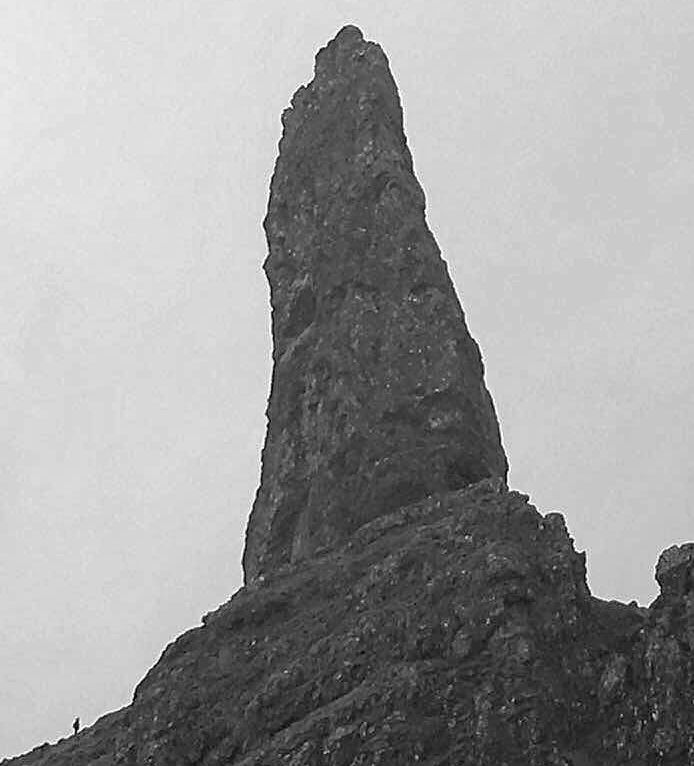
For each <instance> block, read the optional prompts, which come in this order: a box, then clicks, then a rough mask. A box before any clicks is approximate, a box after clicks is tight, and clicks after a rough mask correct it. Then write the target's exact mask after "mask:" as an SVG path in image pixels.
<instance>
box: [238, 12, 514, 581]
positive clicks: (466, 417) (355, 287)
mask: <svg viewBox="0 0 694 766" xmlns="http://www.w3.org/2000/svg"><path fill="white" fill-rule="evenodd" d="M282 122H283V125H284V132H283V136H282V139H281V141H280V146H279V157H278V159H277V163H276V166H275V172H274V175H273V177H272V183H271V190H270V201H269V207H268V213H267V217H266V219H265V222H264V227H265V231H266V235H267V241H268V247H269V254H268V257H267V260H266V261H265V265H264V268H265V272H266V274H267V277H268V281H269V283H270V292H271V303H272V336H273V360H274V369H273V374H272V388H271V392H270V400H269V404H268V410H267V417H268V428H267V436H266V441H265V447H264V449H263V462H262V475H261V482H260V487H259V489H258V492H257V495H256V499H255V503H254V505H253V510H252V513H251V517H250V520H249V524H248V529H247V534H246V548H245V551H244V557H243V565H244V571H245V577H246V581H247V582H250V581H253V580H254V579H255V578H256V577H257V576H258V575H260V574H261V573H262V574H265V575H268V574H270V573H271V572H272V571H273V570H275V569H276V568H277V567H279V566H281V565H282V564H284V563H287V562H290V561H293V560H297V559H299V558H303V557H306V556H309V555H311V553H312V552H313V551H315V550H316V548H318V547H322V546H331V545H334V544H337V543H339V542H340V541H342V540H343V539H344V538H345V537H347V536H348V535H349V534H350V532H352V531H353V530H354V529H356V528H357V527H358V526H360V525H361V524H362V523H364V522H365V521H368V520H369V519H371V518H374V517H376V516H379V515H381V514H385V513H388V512H389V511H392V510H394V509H396V508H398V507H399V506H402V505H404V504H407V503H411V502H413V501H416V500H419V499H421V498H422V497H424V496H426V495H428V494H430V493H432V492H437V491H442V490H449V489H457V488H460V487H462V486H465V485H466V484H469V483H471V482H474V481H478V480H479V479H482V478H484V477H488V476H501V477H504V478H505V476H506V473H507V462H506V457H505V454H504V451H503V448H502V446H501V440H500V436H499V428H498V423H497V419H496V415H495V412H494V406H493V404H492V400H491V397H490V396H489V393H488V391H487V389H486V387H485V385H484V380H483V366H482V361H481V357H480V352H479V349H478V347H477V344H476V343H475V341H474V340H473V339H472V338H471V337H470V334H469V333H468V330H467V327H466V325H465V318H464V315H463V311H462V309H461V307H460V304H459V302H458V299H457V297H456V295H455V291H454V289H453V285H452V283H451V280H450V277H449V275H448V270H447V268H446V265H445V263H444V262H443V260H442V259H441V257H440V252H439V249H438V247H437V245H436V242H435V241H434V238H433V236H432V234H431V232H430V231H429V229H428V227H427V224H426V219H425V213H424V207H425V203H424V193H423V191H422V188H421V186H420V185H419V183H418V181H417V179H416V178H415V176H414V172H413V168H412V158H411V155H410V152H409V150H408V148H407V143H406V139H405V135H404V132H403V121H402V110H401V107H400V101H399V97H398V93H397V88H396V86H395V82H394V81H393V78H392V75H391V73H390V70H389V67H388V61H387V59H386V56H385V54H384V53H383V51H382V50H381V48H380V47H379V46H378V45H376V44H374V43H372V42H367V41H365V40H364V39H363V37H362V34H361V32H360V31H359V30H358V29H357V28H356V27H352V26H349V27H345V28H344V29H343V30H341V31H340V33H339V34H338V35H337V36H336V38H335V39H334V40H332V41H331V42H330V43H329V44H328V45H327V47H325V48H323V49H322V50H321V51H320V52H319V53H318V55H317V57H316V65H315V76H314V79H313V81H312V82H311V83H309V85H307V86H305V87H302V88H300V89H299V90H298V91H297V92H296V93H295V94H294V97H293V99H292V104H291V107H290V108H289V109H287V110H286V111H285V112H284V114H283V115H282Z"/></svg>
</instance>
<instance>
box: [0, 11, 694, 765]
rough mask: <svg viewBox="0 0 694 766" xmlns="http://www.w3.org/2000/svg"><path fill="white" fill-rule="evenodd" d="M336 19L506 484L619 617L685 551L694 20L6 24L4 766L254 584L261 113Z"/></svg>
mask: <svg viewBox="0 0 694 766" xmlns="http://www.w3.org/2000/svg"><path fill="white" fill-rule="evenodd" d="M374 6H375V8H374ZM348 22H352V23H356V24H358V25H359V26H360V27H361V28H362V30H363V32H364V34H365V36H366V37H367V38H368V39H372V40H376V41H378V42H380V43H381V44H382V45H383V47H384V49H385V51H386V53H387V55H388V57H389V59H390V61H391V66H392V69H393V73H394V76H395V79H396V81H397V83H398V85H399V88H400V93H401V97H402V100H403V106H404V110H405V124H406V130H407V134H408V139H409V143H410V147H411V150H412V153H413V156H414V161H415V167H416V171H417V174H418V177H419V180H420V181H421V183H422V185H423V186H424V188H425V190H426V192H427V200H428V220H429V224H430V226H431V228H432V230H433V232H434V234H435V236H436V238H437V240H438V243H439V245H440V246H441V249H442V251H443V255H444V257H445V258H446V260H447V261H448V263H449V266H450V268H451V272H452V275H453V278H454V280H455V283H456V286H457V289H458V291H459V295H460V297H461V300H462V303H463V306H464V308H465V310H466V313H467V318H468V323H469V326H470V329H471V331H472V333H473V334H474V336H475V337H476V339H477V340H478V342H479V343H480V346H481V348H482V352H483V355H484V358H485V364H486V368H487V383H488V386H489V388H490V390H491V392H492V395H493V396H494V399H495V403H496V407H497V412H498V414H499V418H500V420H501V426H502V432H503V437H504V443H505V446H506V450H507V453H508V456H509V461H510V464H511V473H510V483H511V484H512V486H513V487H515V488H518V489H521V490H523V491H526V492H528V493H529V494H530V495H531V497H532V498H533V501H534V502H535V503H536V504H537V506H538V508H539V509H540V510H541V511H543V512H548V511H553V510H559V511H561V512H563V513H564V514H565V516H566V519H567V522H568V524H569V528H570V529H571V531H572V534H573V535H574V536H575V539H576V544H577V547H578V548H579V549H586V550H587V553H588V567H589V577H590V585H591V588H592V589H593V592H594V593H595V594H596V595H598V596H601V597H604V598H620V599H623V600H627V601H628V600H630V599H632V598H636V599H637V600H639V601H640V602H641V603H647V602H648V601H650V600H651V599H652V598H653V597H654V596H655V595H656V587H655V583H654V581H653V567H654V565H655V562H656V559H657V556H658V554H659V552H660V551H661V549H663V548H664V547H666V546H668V545H670V544H672V543H676V542H683V541H685V540H688V539H689V540H691V539H694V525H693V524H692V511H691V509H690V507H689V505H688V504H689V497H688V496H687V495H686V494H685V493H686V489H687V479H688V476H689V472H690V461H691V454H692V452H693V451H694V439H693V438H692V435H691V429H690V425H691V423H692V417H693V415H694V394H693V393H692V386H691V383H692V379H693V378H694V370H693V362H692V351H691V350H692V347H693V346H694V337H693V336H694V329H693V327H694V322H693V321H692V320H693V318H694V317H693V316H692V313H693V312H692V298H691V293H692V285H693V283H694V259H693V258H692V245H691V243H692V241H693V236H692V235H693V234H694V232H693V229H694V222H693V220H692V215H691V212H690V210H691V199H692V192H693V191H694V188H693V187H694V98H693V93H692V75H691V73H692V71H694V61H693V54H692V46H691V41H692V39H694V6H692V4H691V2H689V1H688V0H687V1H686V2H678V1H677V0H668V2H662V1H661V2H647V1H646V0H630V1H629V2H624V0H619V2H616V1H614V0H601V2H587V1H586V0H578V2H576V0H553V1H552V2H549V0H546V2H532V1H531V0H528V1H526V2H517V0H513V1H511V0H508V1H507V2H503V1H502V2H494V3H486V2H479V0H478V2H460V0H457V1H456V2H453V1H451V2H448V1H445V2H444V1H440V2H434V3H432V2H431V1H430V0H429V1H428V2H419V1H415V2H408V3H407V4H403V3H401V2H391V1H390V0H387V1H385V2H379V3H377V4H375V3H373V2H371V1H370V0H369V1H368V2H367V1H364V2H362V0H354V1H353V2H347V0H344V1H343V2H332V3H331V2H325V1H322V2H316V1H315V0H307V2H304V3H302V4H288V3H279V2H265V3H256V2H253V3H251V2H246V1H245V0H227V1H226V2H225V1H224V0H214V1H213V0H198V1H197V2H184V1H183V0H166V1H164V0H148V2H146V3H141V2H136V1H135V0H123V1H122V2H118V3H115V2H107V0H88V1H87V0H84V1H78V0H55V1H54V2H51V3H47V2H45V0H22V2H21V3H14V2H12V1H11V0H5V1H4V2H1V3H0V109H1V110H2V114H1V117H2V121H1V124H2V129H1V132H0V198H1V202H0V236H1V239H0V243H1V245H2V247H1V249H0V328H1V332H0V418H2V421H1V423H0V425H2V428H1V429H0V477H1V479H2V491H1V493H0V545H1V546H2V550H1V552H0V553H1V556H0V605H1V609H2V615H3V639H2V641H1V642H0V678H1V679H2V700H3V705H2V707H3V715H2V716H0V757H1V756H2V755H5V754H11V753H15V752H18V751H20V750H25V749H28V748H30V747H32V746H34V745H36V744H40V743H42V742H44V741H46V740H49V741H54V740H55V739H57V738H58V737H60V736H65V735H66V734H67V733H68V732H69V730H70V724H71V722H72V719H73V717H74V716H75V715H80V716H81V717H82V720H83V723H84V724H89V723H91V722H92V721H93V720H94V719H95V718H97V717H98V716H99V715H101V714H103V713H105V712H107V711H108V710H112V709H114V708H117V707H119V706H121V705H123V704H126V703H127V702H128V701H129V699H130V697H131V694H132V690H133V688H134V686H135V684H136V683H137V681H138V680H139V679H140V678H141V677H142V675H143V674H144V672H145V671H146V670H147V669H148V668H149V667H150V666H151V665H152V664H153V663H154V661H155V660H156V659H157V657H158V655H159V654H160V652H161V651H162V649H163V648H164V646H165V644H166V643H168V642H169V641H171V640H173V639H174V637H175V636H176V635H177V634H178V633H180V632H181V631H183V630H184V629H186V628H188V627H191V626H193V625H195V624H198V622H199V619H200V616H201V615H202V614H203V613H204V612H205V611H208V610H210V609H213V608H214V607H216V606H217V605H218V604H219V603H221V602H223V601H225V600H226V599H227V598H228V597H229V596H230V595H231V593H233V591H235V590H236V588H237V587H238V586H239V585H240V582H241V570H240V556H241V550H242V545H243V532H244V528H245V523H246V519H247V516H248V513H249V511H250V507H251V503H252V499H253V494H254V492H255V488H256V484H257V481H258V474H259V460H260V448H261V443H262V439H263V436H264V427H265V422H264V410H265V400H266V396H267V392H268V385H269V374H270V340H269V306H268V294H267V289H266V285H265V280H264V277H263V274H262V272H261V268H260V266H261V263H262V260H263V258H264V257H265V243H264V239H263V234H262V230H261V220H262V218H263V215H264V211H265V204H266V200H267V193H268V184H269V177H270V173H271V172H272V166H273V163H274V160H275V155H276V145H277V141H278V139H279V134H280V127H281V126H280V120H279V118H280V113H281V111H282V109H283V108H284V107H286V106H287V104H288V101H289V98H290V96H291V94H292V93H293V91H294V90H295V89H296V88H297V87H298V86H299V85H300V84H302V83H305V82H307V81H308V80H309V79H310V78H311V74H312V66H313V56H314V54H315V53H316V51H317V49H318V48H319V47H321V46H323V45H324V44H325V43H326V42H327V40H328V39H330V38H331V37H333V36H334V34H335V33H336V32H337V30H338V29H339V28H340V27H341V26H342V25H343V24H345V23H348Z"/></svg>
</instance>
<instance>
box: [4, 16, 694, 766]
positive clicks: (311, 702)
mask: <svg viewBox="0 0 694 766" xmlns="http://www.w3.org/2000/svg"><path fill="white" fill-rule="evenodd" d="M331 89H332V90H331ZM362 97H363V99H362ZM294 102H295V107H294V111H293V112H291V113H290V114H289V115H285V134H284V137H283V139H282V144H281V146H280V158H279V159H278V163H277V167H276V170H275V175H274V177H273V182H272V183H273V188H272V191H271V199H270V209H269V213H268V217H267V219H266V230H267V232H268V242H269V247H270V255H269V257H268V260H267V262H266V270H267V272H268V278H269V281H270V286H271V292H272V305H273V339H274V359H275V367H274V371H273V383H272V392H271V397H270V404H269V408H268V409H269V412H268V414H269V423H268V434H267V440H266V445H265V449H264V456H263V474H262V480H261V486H260V489H259V491H258V496H257V499H256V503H255V506H254V510H253V514H252V516H251V520H250V522H249V531H248V538H247V548H246V553H245V566H246V585H245V586H244V587H243V588H241V589H240V590H239V591H238V592H237V593H236V594H235V595H234V596H233V597H232V598H231V600H230V601H229V602H228V603H227V604H224V605H223V606H221V607H220V608H219V609H218V610H216V611H215V612H213V613H211V614H209V615H206V616H205V617H204V618H203V624H202V626H201V627H198V628H195V629H193V630H190V631H188V632H187V633H185V634H184V635H182V636H180V637H179V638H178V639H177V640H176V641H174V642H173V643H172V644H170V645H169V646H168V647H167V648H166V650H165V651H164V653H163V654H162V656H161V658H160V660H159V661H158V662H157V664H156V665H155V666H154V667H153V668H152V669H151V670H150V671H149V673H148V674H147V675H146V677H145V678H144V679H143V680H142V681H141V682H140V684H139V685H138V686H137V688H136V690H135V694H134V698H133V702H132V704H131V705H129V706H128V707H126V708H124V709H123V710H120V711H117V712H115V713H112V714H110V715H108V716H105V717H104V718H102V719H100V721H98V722H97V723H96V724H95V725H94V726H92V727H90V728H88V729H86V730H84V731H82V732H80V734H78V735H77V736H75V737H71V738H69V739H65V740H61V741H60V742H58V743H57V744H55V745H53V746H50V745H48V744H46V745H42V746H41V747H38V748H36V749H35V750H33V751H32V752H31V753H28V754H26V755H24V756H21V757H19V758H16V759H11V760H9V761H4V762H3V763H6V764H14V765H15V766H68V764H69V765H70V766H86V765H87V764H92V765H93V764H98V765H99V766H107V765H109V766H110V765H111V764H121V765H122V766H193V765H194V764H195V765H196V766H213V765H215V766H220V765H221V764H225V765H228V766H231V765H232V764H234V765H236V766H275V765H277V766H279V765H280V764H283V765H288V766H322V765H323V764H325V765H327V766H367V765H368V766H371V765H375V764H381V765H386V764H388V765H393V766H396V765H398V764H407V763H421V764H427V766H504V765H506V766H521V765H523V766H525V765H531V766H617V764H623V765H625V766H627V765H630V766H646V764H648V766H686V765H687V764H694V702H693V700H694V695H693V693H692V691H693V689H694V665H693V661H692V656H693V653H692V649H693V648H694V544H688V545H683V546H679V547H678V546H673V547H672V548H669V549H668V550H667V551H665V552H664V553H663V554H662V556H661V557H660V560H659V562H658V566H657V569H656V577H657V580H658V583H659V584H660V586H661V595H660V596H659V597H658V599H656V601H655V602H654V603H653V604H652V605H651V607H650V608H649V609H642V608H639V607H637V606H635V605H629V606H627V605H623V604H619V603H616V602H609V603H608V602H604V601H601V600H599V599H595V598H593V597H592V596H591V594H590V592H589V590H588V587H587V585H586V579H585V556H584V554H580V553H577V552H576V551H575V550H574V547H573V542H572V540H571V538H570V537H569V535H568V532H567V530H566V526H565V523H564V519H563V518H562V516H561V515H559V514H556V513H551V514H548V515H546V516H542V515H541V514H540V513H539V512H538V511H537V510H536V509H535V508H534V507H533V506H532V505H531V504H530V503H529V501H528V497H527V496H526V495H523V494H520V493H518V492H512V491H508V489H507V488H506V485H505V480H504V479H505V475H506V458H505V456H504V453H503V449H502V448H501V443H500V439H499V433H498V427H497V424H496V417H495V415H494V410H493V406H492V403H491V399H490V398H489V395H488V393H487V391H486V389H485V388H484V383H483V375H482V365H481V361H480V356H479V352H478V350H477V347H476V345H475V343H474V341H473V340H472V339H471V338H470V336H469V334H468V332H467V330H466V329H465V324H464V318H463V315H462V311H461V309H460V306H459V304H458V302H457V298H456V297H455V294H454V292H453V288H452V286H451V284H450V280H449V279H448V276H447V274H446V270H445V267H444V265H443V263H442V261H441V260H440V257H439V253H438V250H437V248H436V245H435V243H434V242H433V239H432V237H431V234H430V233H429V232H428V229H426V225H425V222H424V217H423V210H424V208H423V197H422V196H421V190H420V189H419V186H418V185H417V182H416V180H415V179H414V175H413V174H412V167H411V160H410V159H409V153H408V152H407V148H406V145H405V141H404V136H403V135H402V116H401V112H400V107H399V102H398V99H397V93H396V91H395V86H394V84H393V83H392V78H391V77H390V74H389V72H388V69H387V62H386V60H385V57H384V55H383V53H382V51H381V50H380V48H378V46H375V45H374V44H373V43H367V42H365V41H364V40H363V38H362V36H361V33H360V32H359V31H358V30H357V29H356V28H354V27H348V28H345V29H344V30H343V31H342V32H341V33H340V34H339V35H338V36H337V37H336V39H335V40H334V41H333V42H331V44H330V45H329V46H328V47H327V48H326V49H324V50H323V51H322V52H321V53H320V54H319V56H318V58H317V64H316V77H315V79H314V81H313V83H312V84H311V85H310V86H308V89H306V90H300V91H299V93H298V94H297V96H295V98H294ZM368 104H370V106H367V105H368ZM362 106H363V109H362ZM314 112H315V113H316V114H314ZM362 112H364V113H365V114H366V115H367V117H365V118H364V119H365V122H364V125H366V126H367V127H368V126H370V127H368V130H367V132H366V134H365V135H366V136H369V135H370V136H371V138H370V139H369V140H373V143H372V144H371V146H372V150H370V151H372V162H371V164H370V165H369V163H367V162H366V160H363V161H362V160H361V159H358V158H359V157H362V154H361V153H362V150H363V147H364V146H366V145H367V144H368V142H367V144H365V143H364V140H363V139H364V136H362V135H361V133H360V132H359V130H360V129H361V128H359V126H360V125H362V123H361V122H360V120H361V118H360V117H359V114H361V113H362ZM355 126H356V127H355ZM357 128H359V129H357ZM365 130H366V128H365ZM333 144H334V146H333ZM314 146H315V147H316V148H315V151H311V147H314ZM292 147H294V148H292ZM331 147H332V148H331ZM360 147H361V148H360ZM350 152H351V154H350ZM370 156H371V155H370ZM328 157H333V158H334V161H335V163H336V168H337V170H335V171H334V172H333V171H332V170H329V169H328V170H326V167H327V166H326V164H325V159H326V158H328ZM344 163H346V165H349V166H350V167H349V168H345V167H344V166H343V165H344ZM379 163H380V164H379ZM374 164H375V165H376V166H377V170H378V172H374V170H373V167H372V166H373V165H374ZM354 168H357V169H354ZM381 173H385V174H386V175H385V176H384V177H383V178H381V181H379V182H378V183H377V184H376V186H375V187H374V183H375V181H376V179H377V178H379V177H380V174H381ZM393 179H395V180H393ZM391 181H393V183H392V185H391ZM381 182H383V183H381ZM326 183H328V184H332V183H335V186H334V188H333V187H332V186H328V187H326V186H325V184H326ZM321 184H322V185H321ZM311 189H313V191H311ZM311 195H313V196H311ZM314 206H318V207H319V208H320V209H317V210H316V211H315V212H311V211H313V208H314ZM320 206H323V207H320ZM323 222H327V223H325V226H324V225H323ZM357 224H358V225H357ZM323 228H325V229H326V230H327V231H326V232H325V233H322V229H323ZM362 228H363V229H365V230H366V233H365V234H364V232H362V231H361V229H362ZM412 232H416V236H414V235H412V236H411V234H412ZM381 256H382V259H381ZM374 344H376V347H378V349H379V350H378V353H375V351H374Z"/></svg>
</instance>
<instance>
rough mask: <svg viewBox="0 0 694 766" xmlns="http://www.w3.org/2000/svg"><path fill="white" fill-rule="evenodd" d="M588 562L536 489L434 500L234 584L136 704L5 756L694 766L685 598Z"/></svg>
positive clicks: (170, 764) (162, 764) (145, 762)
mask: <svg viewBox="0 0 694 766" xmlns="http://www.w3.org/2000/svg"><path fill="white" fill-rule="evenodd" d="M685 561H686V563H684V562H685ZM584 562H585V558H584V556H583V555H582V554H578V553H576V551H575V550H574V548H573V544H572V541H571V538H570V537H569V535H568V533H567V531H566V527H565V525H564V520H563V518H562V517H561V516H560V515H559V514H556V513H552V514H548V515H546V516H544V517H543V516H542V515H541V514H540V513H538V512H537V510H536V509H535V508H534V507H533V506H532V505H531V504H529V503H528V498H527V496H525V495H522V494H520V493H518V492H507V491H505V490H504V489H503V488H500V487H499V486H498V484H495V483H493V482H489V481H486V482H485V481H483V482H480V483H478V484H475V485H473V486H471V487H468V488H467V489H464V490H459V491H457V492H449V493H443V494H440V495H433V496H431V497H428V498H426V499H425V500H423V501H421V502H418V503H415V504H412V505H409V506H406V507H403V508H400V509H399V510H397V511H395V512H393V513H390V514H387V515H385V516H382V517H379V518H377V519H375V520H374V521H372V522H370V523H368V524H366V525H364V526H363V527H361V528H360V529H359V530H358V531H357V532H356V534H355V535H354V536H353V537H352V538H351V539H350V540H349V541H348V542H347V543H345V545H343V546H342V547H340V548H338V549H336V550H334V551H328V552H326V553H324V554H321V555H318V556H315V557H313V558H311V559H309V560H305V561H301V562H297V563H296V564H294V565H290V566H287V567H284V568H283V570H282V572H280V573H279V574H277V575H275V576H274V577H270V578H268V579H267V580H265V581H263V582H258V583H256V584H254V585H250V586H246V587H244V588H242V589H241V590H240V591H238V592H237V593H236V594H235V595H234V597H233V598H232V599H231V600H230V601H229V602H228V603H227V604H225V605H223V606H222V607H220V608H219V609H218V610H216V611H215V612H213V613H211V614H208V615H206V616H205V617H204V618H203V626H202V627H199V628H195V629H193V630H190V631H188V632H187V633H185V634H184V635H182V636H181V637H180V638H178V639H177V640H176V641H175V642H174V643H172V644H171V645H170V646H168V647H167V649H166V650H165V651H164V653H163V654H162V656H161V659H160V660H159V662H158V663H157V664H156V665H155V666H154V667H153V668H152V669H151V670H150V671H149V673H148V674H147V675H146V677H145V678H144V679H143V680H142V681H141V682H140V684H139V685H138V687H137V689H136V690H135V696H134V699H133V703H132V705H130V706H129V707H128V708H125V709H124V710H121V711H119V712H117V713H114V714H111V715H110V716H106V717H105V718H103V719H101V720H100V721H99V722H97V723H96V724H95V725H94V726H93V727H91V728H89V729H85V730H84V731H82V732H80V734H79V735H78V736H77V737H71V738H69V739H66V740H63V741H61V742H60V743H58V744H57V745H55V746H52V747H48V746H42V747H41V748H37V749H36V750H34V751H32V752H31V753H29V754H27V755H26V756H23V757H21V758H18V759H16V760H13V761H10V762H9V763H11V764H12V765H13V766H87V764H89V765H90V766H92V765H94V764H97V765H98V766H107V765H108V766H111V765H112V764H116V765H117V764H120V765H121V766H220V765H221V764H228V765H231V764H234V765H235V766H287V765H290V766H371V765H372V764H374V765H375V764H380V765H381V766H400V764H405V763H422V764H427V765H428V766H504V765H506V766H618V765H624V766H644V765H645V764H648V765H649V766H651V765H658V766H687V765H688V764H691V763H694V760H693V759H692V756H693V755H694V750H693V747H694V742H693V736H694V729H693V727H692V722H693V721H694V713H693V712H692V702H691V688H692V683H693V682H694V669H693V668H692V654H691V648H692V644H691V628H692V609H691V604H692V599H693V598H694V593H693V592H692V589H691V588H688V589H686V590H685V589H680V588H679V587H678V589H677V590H676V592H674V593H672V594H669V595H668V594H666V593H665V592H664V593H663V594H662V595H661V596H660V597H659V599H658V600H657V601H656V602H655V603H654V605H653V606H652V607H651V609H641V608H639V607H636V606H627V605H624V604H619V603H616V602H609V603H608V602H604V601H600V600H599V599H596V598H593V597H591V595H590V593H589V591H588V588H587V586H586V582H585V566H584ZM682 563H684V567H685V569H686V571H687V573H688V574H687V577H691V576H692V574H693V573H694V562H692V559H691V556H690V557H688V558H684V557H683V558H682ZM668 571H669V568H668ZM678 572H679V574H678V575H677V580H678V582H679V581H680V579H681V578H680V574H682V570H681V569H680V568H679V567H678Z"/></svg>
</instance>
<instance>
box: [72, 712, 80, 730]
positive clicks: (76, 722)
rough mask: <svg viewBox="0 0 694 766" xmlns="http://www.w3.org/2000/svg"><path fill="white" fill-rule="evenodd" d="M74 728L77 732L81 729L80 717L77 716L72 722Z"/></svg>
mask: <svg viewBox="0 0 694 766" xmlns="http://www.w3.org/2000/svg"><path fill="white" fill-rule="evenodd" d="M72 728H73V729H74V730H75V734H77V732H78V731H79V730H80V717H79V716H77V718H75V720H74V721H73V722H72Z"/></svg>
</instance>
